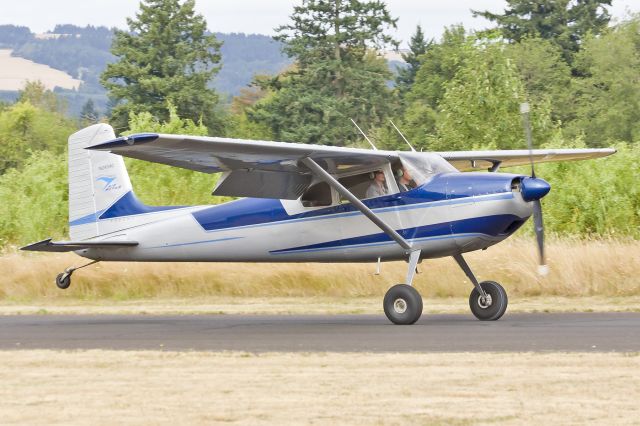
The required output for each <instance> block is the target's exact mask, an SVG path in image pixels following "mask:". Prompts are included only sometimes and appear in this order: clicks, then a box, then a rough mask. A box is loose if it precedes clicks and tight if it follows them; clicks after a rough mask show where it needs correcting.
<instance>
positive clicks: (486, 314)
mask: <svg viewBox="0 0 640 426" xmlns="http://www.w3.org/2000/svg"><path fill="white" fill-rule="evenodd" d="M453 258H454V259H455V260H456V262H458V265H459V266H460V268H461V269H462V270H463V271H464V273H465V274H466V275H467V277H468V278H469V280H471V282H472V283H473V286H474V289H473V290H472V291H471V294H470V295H469V307H470V308H471V312H472V313H473V315H474V316H475V317H476V318H478V319H479V320H481V321H495V320H498V319H500V317H501V316H502V315H504V313H505V312H506V310H507V304H508V298H507V292H506V291H505V290H504V288H503V287H502V286H501V285H500V284H498V283H497V282H495V281H483V282H481V283H479V282H478V280H477V279H476V276H475V275H474V274H473V271H471V268H469V265H468V264H467V262H466V260H464V257H462V255H461V254H457V255H454V256H453Z"/></svg>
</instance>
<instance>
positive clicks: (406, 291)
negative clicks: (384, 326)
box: [384, 284, 422, 324]
mask: <svg viewBox="0 0 640 426" xmlns="http://www.w3.org/2000/svg"><path fill="white" fill-rule="evenodd" d="M384 313H385V315H386V316H387V318H389V321H391V322H392V323H394V324H413V323H414V322H416V321H418V318H420V315H422V297H421V296H420V293H418V291H417V290H416V289H415V288H413V287H411V286H410V285H406V284H397V285H394V286H393V287H391V288H390V289H389V290H388V291H387V294H385V295H384Z"/></svg>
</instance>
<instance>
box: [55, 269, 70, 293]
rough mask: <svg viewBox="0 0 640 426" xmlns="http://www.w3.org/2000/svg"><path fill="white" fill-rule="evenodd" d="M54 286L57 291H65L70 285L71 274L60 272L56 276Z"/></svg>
mask: <svg viewBox="0 0 640 426" xmlns="http://www.w3.org/2000/svg"><path fill="white" fill-rule="evenodd" d="M56 285H57V286H58V288H59V289H61V290H65V289H67V288H69V286H70V285H71V274H67V273H66V272H61V273H59V274H58V276H56Z"/></svg>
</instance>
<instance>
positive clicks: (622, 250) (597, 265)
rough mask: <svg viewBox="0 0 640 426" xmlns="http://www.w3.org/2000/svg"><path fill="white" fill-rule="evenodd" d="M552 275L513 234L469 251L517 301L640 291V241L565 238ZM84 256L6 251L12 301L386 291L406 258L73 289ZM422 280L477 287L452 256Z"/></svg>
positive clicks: (187, 268)
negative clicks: (63, 280)
mask: <svg viewBox="0 0 640 426" xmlns="http://www.w3.org/2000/svg"><path fill="white" fill-rule="evenodd" d="M547 251H548V259H549V263H550V268H551V272H550V274H549V276H547V277H545V278H540V277H538V276H537V274H536V255H535V248H534V244H533V242H532V241H529V240H518V239H515V240H510V241H506V242H504V243H502V244H499V245H497V246H495V247H491V248H489V249H488V250H487V251H482V252H475V253H471V254H469V255H468V256H467V260H468V261H469V263H470V265H471V266H472V268H474V270H475V271H476V274H477V276H478V277H479V278H480V279H492V280H496V281H499V282H501V283H502V284H503V285H504V286H505V288H506V289H507V291H508V292H509V294H510V296H512V300H515V298H523V297H535V296H565V297H584V296H606V297H621V296H639V295H640V278H639V277H640V241H627V242H625V241H615V240H607V241H602V240H587V241H585V240H575V241H574V240H559V241H550V242H549V244H548V250H547ZM83 262H84V259H81V258H79V257H77V256H75V255H73V254H27V255H25V254H21V253H20V254H19V253H15V252H13V253H7V254H5V255H3V256H1V257H0V275H1V276H3V277H4V279H3V283H2V285H1V286H0V300H3V301H4V302H5V303H7V302H8V303H27V302H28V303H33V302H38V301H39V302H46V303H53V304H55V303H58V302H64V301H67V302H68V301H74V300H75V301H85V302H86V301H100V300H109V301H129V300H149V299H153V300H172V299H189V298H191V299H194V300H195V301H196V302H197V301H198V300H202V299H203V298H204V299H205V300H206V298H212V297H214V298H215V297H227V296H228V297H257V298H264V297H300V296H302V297H327V298H351V297H372V298H379V297H382V295H383V294H384V292H385V291H386V289H387V288H388V287H389V286H390V284H393V283H398V282H402V281H403V279H404V275H405V272H406V264H405V263H403V262H394V263H388V264H383V265H382V274H381V275H379V276H376V275H373V272H374V270H375V265H374V264H229V263H223V264H214V263H102V264H97V265H94V266H91V267H89V268H86V269H83V270H80V271H78V272H76V274H74V276H73V279H74V281H73V284H72V286H71V288H70V289H68V290H66V291H60V290H58V289H57V288H56V287H55V285H54V284H53V279H54V277H55V275H56V274H57V273H58V272H60V271H62V270H63V269H64V268H66V267H67V266H70V265H79V264H82V263H83ZM420 271H421V273H420V274H419V275H417V277H416V280H415V285H416V287H417V288H418V289H419V290H420V292H421V293H422V294H423V295H424V296H425V297H426V298H434V297H440V298H446V297H454V298H465V297H467V296H468V294H469V291H470V288H471V284H470V283H469V282H468V280H467V279H466V277H465V276H464V274H463V273H462V272H461V271H460V270H459V268H458V267H457V265H456V264H455V262H453V260H452V259H449V258H445V259H436V260H426V261H424V262H423V263H422V264H421V266H420Z"/></svg>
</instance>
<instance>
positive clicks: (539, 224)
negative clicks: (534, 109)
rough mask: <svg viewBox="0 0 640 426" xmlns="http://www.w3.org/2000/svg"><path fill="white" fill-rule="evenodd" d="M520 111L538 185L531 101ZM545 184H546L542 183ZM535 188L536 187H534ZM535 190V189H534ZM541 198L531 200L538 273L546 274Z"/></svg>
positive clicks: (522, 106) (533, 176)
mask: <svg viewBox="0 0 640 426" xmlns="http://www.w3.org/2000/svg"><path fill="white" fill-rule="evenodd" d="M520 113H521V114H522V121H523V124H524V133H525V137H526V139H527V145H528V146H529V161H530V163H531V179H532V183H533V184H534V185H533V186H536V182H537V181H542V182H544V181H543V180H542V179H537V178H536V171H535V168H534V167H533V142H532V138H531V123H530V122H529V103H527V102H524V103H522V104H520ZM544 183H545V184H546V191H545V192H544V193H545V194H546V193H547V192H548V191H549V185H548V184H547V183H546V182H544ZM542 186H544V185H542ZM532 189H534V188H532ZM534 191H535V189H534ZM540 198H542V197H538V196H536V197H533V199H532V200H531V201H532V202H533V225H534V231H535V233H536V241H537V243H538V255H539V264H538V274H540V275H542V276H545V275H547V274H548V273H549V267H548V266H547V263H546V259H545V255H544V221H543V220H542V203H541V202H540Z"/></svg>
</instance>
